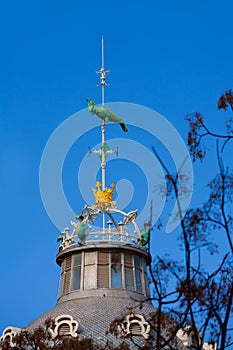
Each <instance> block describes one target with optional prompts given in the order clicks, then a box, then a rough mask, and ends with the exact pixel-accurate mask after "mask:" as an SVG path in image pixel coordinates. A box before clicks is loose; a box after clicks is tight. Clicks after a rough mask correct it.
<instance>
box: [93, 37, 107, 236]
mask: <svg viewBox="0 0 233 350" xmlns="http://www.w3.org/2000/svg"><path fill="white" fill-rule="evenodd" d="M96 73H97V74H100V84H99V85H100V86H101V88H102V107H104V88H105V86H106V85H107V84H106V73H109V71H105V70H104V37H103V36H102V67H101V69H100V70H99V71H98V72H96ZM101 134H102V147H101V149H102V154H101V168H102V191H104V190H105V176H106V175H105V170H106V159H105V151H104V145H105V123H104V121H103V122H102V125H101ZM104 230H105V213H104V212H103V231H104Z"/></svg>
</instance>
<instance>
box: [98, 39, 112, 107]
mask: <svg viewBox="0 0 233 350" xmlns="http://www.w3.org/2000/svg"><path fill="white" fill-rule="evenodd" d="M109 73H110V70H105V69H104V37H103V36H102V67H101V69H100V70H99V71H97V72H96V74H100V84H99V85H98V86H101V87H102V106H104V88H105V86H109V84H107V83H106V74H109Z"/></svg>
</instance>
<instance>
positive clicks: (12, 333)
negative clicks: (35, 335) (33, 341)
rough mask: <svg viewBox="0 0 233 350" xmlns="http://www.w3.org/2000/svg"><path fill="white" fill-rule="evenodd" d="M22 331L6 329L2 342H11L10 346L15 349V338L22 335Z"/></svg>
mask: <svg viewBox="0 0 233 350" xmlns="http://www.w3.org/2000/svg"><path fill="white" fill-rule="evenodd" d="M21 330H22V329H21V328H16V327H11V326H8V327H7V328H5V329H4V331H3V333H2V336H1V338H0V340H1V341H2V342H4V341H5V340H9V344H10V346H11V347H14V346H15V344H14V341H13V338H14V337H15V336H16V335H17V334H18V333H20V332H21Z"/></svg>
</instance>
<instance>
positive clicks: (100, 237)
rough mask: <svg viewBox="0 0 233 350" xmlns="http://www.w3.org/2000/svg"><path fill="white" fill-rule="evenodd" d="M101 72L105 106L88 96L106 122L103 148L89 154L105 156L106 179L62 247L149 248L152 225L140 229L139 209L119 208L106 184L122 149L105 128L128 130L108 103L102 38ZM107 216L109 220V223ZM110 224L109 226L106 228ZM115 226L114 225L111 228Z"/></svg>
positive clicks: (66, 232) (91, 109)
mask: <svg viewBox="0 0 233 350" xmlns="http://www.w3.org/2000/svg"><path fill="white" fill-rule="evenodd" d="M96 73H97V74H100V84H99V85H98V86H101V88H102V105H101V106H96V105H95V102H94V101H93V100H91V99H87V103H88V111H89V112H90V113H91V114H92V115H96V116H97V117H99V118H100V119H101V121H102V123H101V126H100V127H101V134H102V142H101V146H100V148H99V149H94V150H91V149H90V147H89V151H88V153H89V155H91V154H92V153H93V154H96V155H98V156H99V157H100V158H101V168H102V179H101V182H100V181H97V182H96V188H92V192H93V194H94V198H95V204H94V205H85V207H84V208H83V210H82V212H81V214H80V215H78V216H76V219H77V220H78V221H77V222H73V221H71V225H72V226H73V231H72V233H71V234H69V231H70V229H69V228H66V229H65V230H64V231H63V232H62V235H61V236H59V237H58V241H59V242H60V246H59V250H63V249H66V248H67V247H69V246H70V245H73V244H78V245H83V244H88V243H89V244H92V243H93V242H94V243H98V242H103V241H105V242H108V243H119V242H120V243H121V244H126V243H127V244H132V245H135V246H138V247H140V248H141V249H144V250H145V249H147V246H148V242H149V232H148V224H145V225H144V228H143V229H142V230H141V231H140V229H139V227H138V225H137V222H136V218H137V209H136V210H132V211H130V212H128V213H126V212H124V211H123V210H121V209H119V208H117V205H116V202H115V201H114V200H113V195H114V189H115V184H111V187H109V188H108V187H106V186H105V182H106V178H105V176H106V174H105V171H106V158H107V156H108V154H113V153H116V155H118V148H116V151H113V150H112V149H110V147H109V145H108V144H107V143H106V142H105V127H106V123H108V122H115V123H118V124H119V125H120V126H121V128H122V130H123V131H124V132H126V131H128V129H127V127H126V125H125V123H124V120H123V119H121V118H120V117H119V116H118V115H117V114H115V113H114V112H113V111H111V110H110V109H108V108H106V107H105V106H104V89H105V86H108V85H109V84H107V83H106V74H108V73H110V71H109V70H107V71H106V70H105V68H104V38H103V37H102V67H101V69H100V70H99V71H97V72H96ZM115 214H117V215H122V216H123V221H120V222H119V223H117V222H116V220H115V218H114V215H115ZM99 215H101V216H102V219H103V220H102V229H101V230H100V229H99V228H97V227H94V226H93V225H94V223H95V221H96V219H97V217H98V216H99ZM106 216H107V217H108V218H109V220H108V221H107V222H106ZM106 224H107V226H108V227H106ZM112 225H113V227H111V226H112Z"/></svg>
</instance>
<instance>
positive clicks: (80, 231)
mask: <svg viewBox="0 0 233 350" xmlns="http://www.w3.org/2000/svg"><path fill="white" fill-rule="evenodd" d="M76 219H78V220H79V223H78V224H77V226H76V228H75V231H74V234H75V235H77V236H78V239H79V241H78V243H79V244H80V245H83V244H85V240H86V237H87V224H86V223H85V222H83V219H84V217H83V216H82V215H78V216H76Z"/></svg>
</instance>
